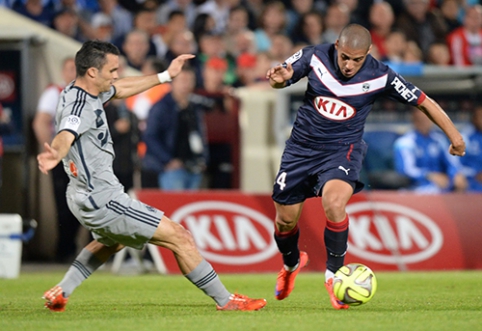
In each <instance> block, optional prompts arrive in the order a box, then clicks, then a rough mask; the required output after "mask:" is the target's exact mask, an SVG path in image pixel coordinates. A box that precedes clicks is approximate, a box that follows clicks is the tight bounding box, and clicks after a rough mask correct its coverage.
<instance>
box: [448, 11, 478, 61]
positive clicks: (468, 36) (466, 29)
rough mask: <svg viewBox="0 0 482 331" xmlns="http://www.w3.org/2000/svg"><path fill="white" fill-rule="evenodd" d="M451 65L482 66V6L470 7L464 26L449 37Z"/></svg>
mask: <svg viewBox="0 0 482 331" xmlns="http://www.w3.org/2000/svg"><path fill="white" fill-rule="evenodd" d="M447 43H448V45H449V49H450V58H451V63H452V64H454V65H458V66H467V65H480V64H482V6H481V5H475V6H472V7H469V8H468V9H467V11H466V13H465V17H464V25H463V26H462V27H460V28H458V29H455V30H454V31H453V32H452V33H450V34H449V35H448V37H447Z"/></svg>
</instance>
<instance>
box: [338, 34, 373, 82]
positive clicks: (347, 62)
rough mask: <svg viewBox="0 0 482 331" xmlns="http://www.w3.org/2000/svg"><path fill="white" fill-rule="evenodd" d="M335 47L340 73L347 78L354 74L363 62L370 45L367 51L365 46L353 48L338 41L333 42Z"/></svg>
mask: <svg viewBox="0 0 482 331" xmlns="http://www.w3.org/2000/svg"><path fill="white" fill-rule="evenodd" d="M335 48H336V50H337V51H338V55H337V62H338V67H340V71H341V73H342V75H343V76H345V77H347V78H351V77H353V76H355V75H356V73H357V72H358V71H359V70H360V68H361V67H362V65H363V63H365V60H366V58H367V55H368V53H370V50H371V46H370V48H369V49H368V51H367V50H366V49H365V48H363V49H355V48H350V47H347V46H344V45H340V44H339V43H338V41H337V42H336V43H335Z"/></svg>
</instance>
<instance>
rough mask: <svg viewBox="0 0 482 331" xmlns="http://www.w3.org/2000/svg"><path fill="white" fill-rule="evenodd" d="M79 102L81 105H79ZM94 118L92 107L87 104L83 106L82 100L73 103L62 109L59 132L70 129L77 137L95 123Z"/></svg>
mask: <svg viewBox="0 0 482 331" xmlns="http://www.w3.org/2000/svg"><path fill="white" fill-rule="evenodd" d="M79 104H80V107H78V105H79ZM74 110H75V111H74ZM94 119H95V116H93V114H92V109H90V108H89V107H87V106H85V105H83V106H82V102H74V103H71V104H69V105H66V107H65V108H64V109H62V112H61V115H60V119H59V120H58V126H57V132H60V131H65V130H66V131H69V132H71V133H72V134H73V135H74V136H75V139H77V138H78V137H79V136H80V135H82V134H83V133H84V132H86V131H87V130H89V129H90V128H91V127H92V126H93V125H94V123H93V122H94Z"/></svg>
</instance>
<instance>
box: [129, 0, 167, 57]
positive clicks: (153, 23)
mask: <svg viewBox="0 0 482 331" xmlns="http://www.w3.org/2000/svg"><path fill="white" fill-rule="evenodd" d="M133 25H134V27H133V28H134V29H138V30H142V31H145V32H147V34H148V36H149V52H148V54H149V55H155V56H163V55H164V52H165V46H164V43H163V41H162V38H161V36H160V35H159V30H158V24H157V20H156V11H155V10H153V9H148V8H141V9H140V10H139V11H137V13H136V14H135V15H134V20H133Z"/></svg>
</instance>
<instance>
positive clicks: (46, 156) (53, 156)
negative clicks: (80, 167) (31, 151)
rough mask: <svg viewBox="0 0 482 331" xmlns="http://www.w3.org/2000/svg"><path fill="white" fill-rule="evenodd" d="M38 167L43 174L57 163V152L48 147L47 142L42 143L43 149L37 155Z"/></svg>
mask: <svg viewBox="0 0 482 331" xmlns="http://www.w3.org/2000/svg"><path fill="white" fill-rule="evenodd" d="M37 161H38V168H39V169H40V171H41V172H42V173H44V174H48V171H49V170H51V169H53V168H54V167H55V166H56V165H57V164H58V163H59V153H58V152H57V151H56V150H55V149H53V148H52V147H50V145H49V144H47V143H45V144H44V151H43V152H42V153H40V154H39V155H37Z"/></svg>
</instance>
